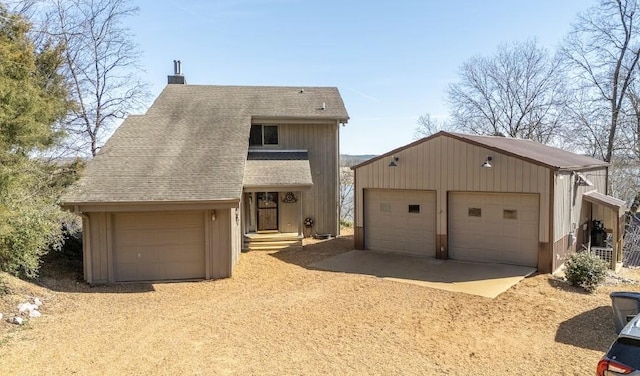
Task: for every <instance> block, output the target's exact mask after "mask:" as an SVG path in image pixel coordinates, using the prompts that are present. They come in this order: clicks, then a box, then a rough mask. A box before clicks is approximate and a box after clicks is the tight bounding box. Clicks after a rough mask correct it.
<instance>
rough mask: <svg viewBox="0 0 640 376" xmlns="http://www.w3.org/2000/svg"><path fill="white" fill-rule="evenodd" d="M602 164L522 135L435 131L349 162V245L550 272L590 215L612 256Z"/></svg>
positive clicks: (615, 248) (619, 205)
mask: <svg viewBox="0 0 640 376" xmlns="http://www.w3.org/2000/svg"><path fill="white" fill-rule="evenodd" d="M607 166H608V164H607V163H605V162H603V161H600V160H597V159H594V158H591V157H586V156H582V155H577V154H574V153H571V152H568V151H565V150H561V149H557V148H553V147H550V146H546V145H542V144H539V143H536V142H533V141H530V140H521V139H513V138H505V137H491V136H476V135H466V134H458V133H449V132H439V133H437V134H434V135H432V136H430V137H427V138H424V139H421V140H418V141H416V142H414V143H412V144H409V145H407V146H404V147H401V148H398V149H396V150H393V151H390V152H388V153H386V154H384V155H381V156H379V157H376V158H373V159H371V160H369V161H366V162H364V163H362V164H359V165H357V166H355V167H354V168H353V169H354V173H355V218H354V219H355V246H356V248H357V249H368V250H373V251H381V252H394V253H405V254H412V255H421V256H428V257H436V258H439V259H454V260H463V261H475V262H494V263H505V264H513V265H522V266H530V267H535V268H537V269H538V270H539V271H540V272H553V271H555V270H557V269H558V268H559V267H560V266H562V264H563V262H564V260H565V258H566V257H567V256H568V255H569V254H570V253H572V252H575V251H576V250H580V249H583V248H589V247H590V246H591V243H590V239H591V237H590V232H591V227H592V223H593V221H594V220H598V221H600V223H603V224H604V227H605V228H606V231H607V232H608V233H610V234H611V239H613V241H612V246H611V251H610V257H611V263H612V267H614V268H615V267H616V266H617V265H618V264H619V262H618V260H620V261H621V250H622V241H621V239H622V224H623V222H621V221H623V219H624V218H623V215H624V211H625V206H624V202H622V201H621V200H618V199H616V198H614V197H611V196H607V195H606V192H607V191H606V187H607Z"/></svg>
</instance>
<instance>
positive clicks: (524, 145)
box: [353, 131, 609, 170]
mask: <svg viewBox="0 0 640 376" xmlns="http://www.w3.org/2000/svg"><path fill="white" fill-rule="evenodd" d="M437 137H451V138H455V139H457V140H460V141H463V142H468V143H470V144H474V145H477V146H480V147H484V148H487V149H490V150H494V151H497V152H499V153H503V154H507V155H511V156H513V157H515V158H520V159H524V160H527V161H529V162H532V163H534V164H538V165H543V166H546V167H549V168H552V169H558V170H584V169H589V168H596V167H606V166H608V165H609V164H608V163H607V162H604V161H601V160H599V159H595V158H592V157H588V156H585V155H580V154H576V153H573V152H570V151H567V150H563V149H559V148H556V147H552V146H548V145H544V144H541V143H539V142H535V141H532V140H524V139H519V138H511V137H496V136H479V135H470V134H463V133H453V132H445V131H440V132H438V133H435V134H433V135H431V136H429V137H425V138H422V139H420V140H418V141H415V142H413V143H411V144H408V145H405V146H402V147H400V148H397V149H394V150H392V151H390V152H388V153H385V154H383V155H380V156H378V157H376V158H373V159H369V160H368V161H365V162H363V163H360V164H359V165H357V166H355V167H353V168H354V169H355V168H358V167H360V166H364V165H367V164H369V163H371V162H374V161H376V160H378V159H381V158H385V157H388V156H391V155H393V154H396V153H398V152H400V151H402V150H404V149H408V148H410V147H412V146H415V145H418V144H421V143H423V142H428V141H430V140H432V139H434V138H437Z"/></svg>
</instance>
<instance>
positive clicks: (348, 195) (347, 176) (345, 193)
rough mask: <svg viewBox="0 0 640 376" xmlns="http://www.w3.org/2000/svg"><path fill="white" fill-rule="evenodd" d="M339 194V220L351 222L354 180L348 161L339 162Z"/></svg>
mask: <svg viewBox="0 0 640 376" xmlns="http://www.w3.org/2000/svg"><path fill="white" fill-rule="evenodd" d="M339 179H340V181H339V183H340V192H339V193H340V195H339V201H338V207H339V210H340V220H342V221H345V222H353V193H354V187H353V185H354V181H353V171H352V170H351V166H350V165H349V164H348V163H341V164H340V175H339Z"/></svg>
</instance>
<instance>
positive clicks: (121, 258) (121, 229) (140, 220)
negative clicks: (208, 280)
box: [113, 212, 205, 281]
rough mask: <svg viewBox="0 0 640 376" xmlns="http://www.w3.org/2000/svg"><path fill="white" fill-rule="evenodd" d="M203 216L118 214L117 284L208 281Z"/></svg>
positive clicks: (115, 242) (115, 246)
mask: <svg viewBox="0 0 640 376" xmlns="http://www.w3.org/2000/svg"><path fill="white" fill-rule="evenodd" d="M204 223H205V220H204V213H203V212H161V213H115V214H114V215H113V229H114V231H113V238H114V239H113V258H114V260H113V262H114V277H115V280H116V281H159V280H174V279H202V278H204V277H205V226H204Z"/></svg>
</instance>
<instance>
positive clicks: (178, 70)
mask: <svg viewBox="0 0 640 376" xmlns="http://www.w3.org/2000/svg"><path fill="white" fill-rule="evenodd" d="M173 74H174V75H176V76H182V62H181V61H180V60H174V61H173Z"/></svg>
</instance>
